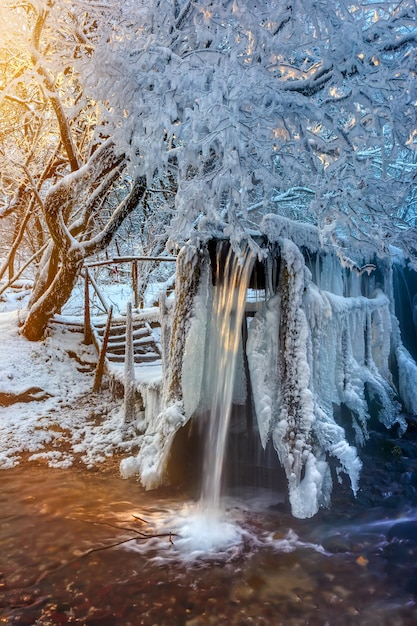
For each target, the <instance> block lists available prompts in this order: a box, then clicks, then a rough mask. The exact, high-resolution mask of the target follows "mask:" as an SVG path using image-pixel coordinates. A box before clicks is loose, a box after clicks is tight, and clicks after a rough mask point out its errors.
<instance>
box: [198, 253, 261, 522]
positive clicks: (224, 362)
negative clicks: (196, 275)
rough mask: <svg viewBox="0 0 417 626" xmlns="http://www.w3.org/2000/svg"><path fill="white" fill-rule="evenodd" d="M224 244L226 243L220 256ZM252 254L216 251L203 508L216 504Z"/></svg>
mask: <svg viewBox="0 0 417 626" xmlns="http://www.w3.org/2000/svg"><path fill="white" fill-rule="evenodd" d="M224 246H228V251H227V256H226V259H225V261H224V265H223V264H222V259H223V257H224ZM254 261H255V255H254V254H253V252H252V251H251V250H250V248H249V246H245V247H244V248H243V249H242V251H241V254H240V255H237V254H235V253H234V251H233V249H232V248H231V247H230V246H229V245H228V244H226V243H220V244H219V245H218V248H217V254H216V274H215V280H216V285H215V287H214V293H213V306H212V316H211V325H210V334H209V357H208V372H207V380H208V381H210V384H209V390H208V393H209V394H210V397H211V409H210V421H209V425H208V434H207V439H206V444H205V457H204V465H203V484H202V492H201V506H202V508H203V509H204V510H206V511H212V512H216V511H218V510H219V508H220V492H221V481H222V471H223V465H224V456H225V448H226V443H227V434H228V428H229V422H230V414H231V408H232V399H233V390H234V382H235V373H236V361H237V355H238V349H239V342H240V338H241V332H242V320H243V315H244V311H245V304H246V291H247V287H248V284H249V280H250V277H251V272H252V267H253V264H254Z"/></svg>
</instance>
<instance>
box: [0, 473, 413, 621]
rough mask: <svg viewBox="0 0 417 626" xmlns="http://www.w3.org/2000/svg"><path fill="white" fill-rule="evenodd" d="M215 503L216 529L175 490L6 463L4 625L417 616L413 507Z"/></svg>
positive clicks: (259, 499) (1, 515)
mask: <svg viewBox="0 0 417 626" xmlns="http://www.w3.org/2000/svg"><path fill="white" fill-rule="evenodd" d="M223 506H224V508H225V513H224V520H222V521H221V522H219V524H220V526H219V527H218V528H217V529H216V528H215V524H212V522H211V521H210V520H209V523H208V524H204V520H202V519H201V516H200V518H199V515H200V513H199V512H198V511H197V509H196V507H197V503H196V502H194V501H193V499H192V498H191V497H190V496H189V495H187V494H185V493H182V492H180V491H179V490H177V489H164V490H158V491H155V492H145V491H144V490H142V488H141V487H140V486H139V484H138V483H137V482H136V481H135V480H125V481H124V480H122V479H120V478H118V477H114V476H109V475H104V474H100V473H99V472H87V471H86V470H84V471H81V470H78V469H76V468H70V469H67V470H53V469H49V468H43V467H41V466H35V465H34V466H27V465H26V466H22V467H20V466H18V467H16V468H13V469H8V470H3V471H2V472H0V624H18V625H28V624H43V625H46V624H85V625H88V626H94V625H97V626H113V625H117V626H118V625H120V626H137V625H146V626H180V625H181V626H203V625H213V626H219V625H239V626H249V625H257V626H262V625H263V626H266V625H274V626H275V625H277V626H278V625H280V624H282V625H285V626H301V625H307V624H308V625H317V626H318V625H321V626H348V625H351V624H352V625H353V624H360V625H361V626H365V625H368V624H369V626H371V625H372V626H374V625H375V624H378V625H380V626H383V625H387V626H388V625H390V626H391V625H392V626H400V625H406V626H411V625H412V624H416V623H417V605H416V600H417V530H416V529H417V522H416V521H415V520H417V511H413V510H412V509H406V508H404V509H398V508H397V509H396V510H393V509H392V508H390V509H387V510H384V509H383V508H381V507H371V508H370V509H369V510H367V511H364V510H362V511H361V510H360V508H358V507H355V506H352V505H351V501H346V502H343V501H340V502H339V503H336V504H335V506H334V507H332V510H331V511H323V512H320V513H319V514H318V515H317V516H316V517H315V518H313V519H310V520H296V519H294V518H293V517H291V515H290V514H289V513H288V511H287V509H286V507H285V506H284V505H283V504H282V502H281V501H280V497H279V494H276V493H271V492H268V491H267V490H263V491H257V492H254V491H250V490H249V489H248V490H247V491H246V492H245V491H239V493H238V494H233V493H231V494H230V495H228V498H227V499H226V500H224V502H223ZM347 511H348V512H347ZM222 524H223V525H222Z"/></svg>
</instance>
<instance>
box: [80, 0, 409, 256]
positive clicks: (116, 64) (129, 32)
mask: <svg viewBox="0 0 417 626" xmlns="http://www.w3.org/2000/svg"><path fill="white" fill-rule="evenodd" d="M416 18H417V15H416V7H415V3H414V2H413V1H412V0H402V1H394V2H393V1H390V0H386V1H385V0H382V1H381V2H374V1H373V0H369V1H366V2H362V3H360V4H355V3H351V2H347V1H346V0H330V1H326V2H321V1H312V0H297V1H293V0H288V1H287V2H282V1H281V0H259V1H257V2H252V1H250V2H249V1H248V0H213V1H210V2H208V1H207V0H205V1H194V2H192V1H190V0H183V1H179V0H177V1H176V2H172V1H170V0H158V1H156V0H149V1H146V0H142V1H141V2H134V3H130V2H125V3H123V4H122V6H121V13H120V17H119V19H118V22H117V25H116V26H115V24H114V23H113V24H110V25H109V27H108V30H107V35H106V36H105V37H103V38H102V39H101V41H100V42H98V44H97V47H96V56H95V65H94V70H92V69H91V64H90V61H89V63H88V67H87V66H86V68H85V72H86V74H87V72H88V68H89V76H88V79H87V84H88V86H89V88H91V89H94V90H95V93H96V94H97V98H102V99H104V97H106V99H107V111H106V115H105V117H104V118H103V125H104V127H105V128H106V129H107V132H108V133H109V134H111V135H112V136H113V138H114V140H115V141H116V144H117V145H118V146H119V148H120V149H121V150H122V149H123V150H128V151H129V153H130V155H131V161H132V163H134V164H135V166H136V168H137V171H138V172H139V173H140V174H141V175H145V176H146V177H147V180H148V183H149V182H150V181H152V179H153V177H154V176H155V174H156V173H159V174H160V173H162V172H164V173H166V172H169V174H170V175H171V176H172V178H173V179H174V180H175V183H176V213H175V215H174V216H173V219H172V221H171V233H172V235H173V236H174V238H175V239H176V240H177V241H182V240H186V239H188V238H189V237H190V236H192V234H193V233H195V232H196V231H197V230H199V231H200V235H199V236H201V231H207V230H209V229H210V228H211V227H212V226H213V224H214V225H216V227H219V226H220V227H221V229H222V230H223V231H224V232H225V233H226V234H228V235H231V237H232V239H240V238H241V236H242V234H243V231H244V230H247V227H249V228H250V227H251V226H253V223H255V224H257V223H258V222H259V219H260V217H261V215H262V214H265V213H273V212H278V213H281V214H283V215H285V216H287V217H290V218H291V219H298V220H300V219H301V220H304V221H308V222H312V223H314V224H316V225H317V226H318V227H319V230H320V234H321V237H322V242H323V244H325V243H329V244H331V245H332V246H336V247H337V248H340V250H341V252H342V253H343V250H344V248H345V247H347V246H355V245H357V246H358V247H362V246H363V245H364V244H366V245H368V246H370V247H371V248H373V249H374V250H375V251H376V252H377V253H382V254H384V253H385V252H386V251H387V244H397V245H401V246H402V247H403V248H405V249H406V250H407V253H409V254H411V255H414V254H415V248H416V245H415V229H414V228H411V227H410V224H409V223H408V222H407V220H406V219H404V218H405V217H407V216H408V217H409V215H410V214H409V213H408V214H407V213H406V212H405V211H404V208H405V207H406V206H407V205H409V203H410V201H411V199H412V190H413V185H414V179H415V175H416V160H415V152H413V150H414V149H415V147H416V133H417V124H416V95H417V94H416V81H415V53H416V37H417V29H416ZM93 61H94V58H93Z"/></svg>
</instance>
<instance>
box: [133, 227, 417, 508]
mask: <svg viewBox="0 0 417 626" xmlns="http://www.w3.org/2000/svg"><path fill="white" fill-rule="evenodd" d="M290 226H291V227H290ZM262 227H263V234H264V240H263V243H262V244H261V245H262V246H263V250H264V252H265V255H266V256H267V258H268V261H267V263H266V267H265V277H264V279H265V280H264V282H265V289H264V291H263V293H264V299H263V304H262V303H261V306H259V303H258V306H257V312H256V314H254V316H253V318H252V321H251V323H250V327H249V330H248V338H247V343H246V354H247V360H248V368H249V374H250V381H249V382H250V384H249V387H250V388H251V390H252V396H253V403H254V407H255V416H256V423H257V430H258V433H259V439H260V442H261V444H262V446H263V447H264V448H265V447H266V446H267V444H268V442H272V444H273V446H274V448H275V450H276V452H277V455H278V458H279V461H280V464H281V465H282V467H283V469H284V471H285V474H286V477H287V482H288V491H289V500H290V504H291V509H292V512H293V514H294V515H295V516H297V517H300V518H306V517H311V516H312V515H314V514H315V513H316V512H317V511H318V509H319V508H320V507H321V506H327V505H328V504H329V502H330V496H331V491H332V476H331V472H330V460H331V459H333V461H332V464H336V466H337V468H336V471H337V475H338V476H339V478H340V477H341V475H342V474H343V473H344V474H346V475H347V476H348V477H349V479H350V483H351V487H352V490H353V492H354V493H356V491H357V490H358V487H359V479H360V470H361V461H360V447H361V446H362V445H363V444H364V442H365V441H366V439H367V438H368V427H369V421H370V419H371V417H370V415H371V409H372V415H374V414H377V416H378V418H379V420H380V421H381V422H382V423H383V424H384V425H385V426H386V427H387V428H389V427H391V426H392V425H393V424H398V426H399V428H400V430H401V429H404V428H405V420H404V418H403V417H402V414H401V410H402V408H403V407H404V408H405V409H406V410H407V411H409V412H413V413H417V391H416V390H417V365H416V363H415V361H414V360H413V358H412V356H411V355H410V354H409V352H408V351H407V350H406V349H405V347H404V346H403V344H402V341H401V334H400V330H399V327H398V322H397V320H396V318H395V316H394V314H393V310H394V309H393V295H392V275H391V274H390V269H389V264H388V263H385V265H384V264H382V269H381V268H380V274H381V278H380V279H379V282H380V284H378V285H377V283H376V281H375V280H373V279H372V277H371V278H369V277H368V273H369V272H372V271H373V270H374V269H375V265H373V264H371V263H369V259H368V260H366V259H360V258H358V259H355V260H352V259H351V258H348V257H347V256H345V257H343V259H342V261H343V263H341V261H340V258H338V257H337V255H335V254H333V252H332V251H331V250H330V251H329V250H326V249H323V248H321V247H320V245H319V241H318V237H317V236H316V233H315V230H314V228H313V227H306V228H303V227H301V226H299V227H298V228H296V227H295V226H294V224H291V225H289V224H288V223H287V221H286V220H282V219H281V218H277V217H275V216H267V218H265V219H264V222H263V225H262ZM288 236H290V237H291V240H290V239H289V238H287V237H288ZM231 247H232V246H231ZM307 264H308V267H307ZM387 268H388V269H387ZM216 271H217V270H215V269H214V268H213V267H212V266H211V262H210V255H209V253H208V250H207V248H206V247H205V246H202V247H201V249H198V248H191V247H190V248H188V249H187V248H186V249H184V251H183V252H182V253H181V255H180V262H179V266H178V284H177V292H176V293H177V295H176V304H175V307H176V308H175V310H174V311H173V314H172V319H171V318H169V319H168V325H169V327H170V329H171V330H170V333H168V334H167V339H166V342H165V343H166V344H169V349H167V346H166V349H165V353H166V355H167V356H166V357H165V363H166V376H165V394H164V399H163V400H164V404H163V409H162V411H161V412H160V413H159V415H157V416H154V417H152V418H149V419H148V425H147V429H146V432H145V434H144V437H143V445H142V448H141V451H140V453H139V455H138V457H137V459H136V465H135V468H137V471H138V473H139V474H140V476H141V480H142V482H143V484H144V485H145V486H146V487H155V486H157V485H158V484H161V483H162V482H164V480H165V478H166V467H167V462H168V459H169V454H170V447H171V444H172V442H173V439H174V437H175V433H176V432H177V430H178V429H179V428H180V427H181V426H183V425H184V424H185V423H186V422H187V421H189V420H190V419H192V420H195V419H199V418H200V417H201V416H202V415H203V414H205V413H207V411H208V410H209V406H210V399H211V396H212V395H213V389H212V386H211V384H208V381H207V377H208V376H211V375H212V373H213V370H215V367H213V365H212V366H211V367H209V366H208V357H207V355H208V354H209V346H210V344H211V340H212V336H213V331H210V323H209V322H210V320H211V319H212V317H213V315H214V308H213V302H214V297H213V294H214V287H213V284H212V280H211V276H212V272H214V273H216ZM384 272H385V274H384ZM363 275H365V276H366V280H363ZM364 286H365V288H364ZM381 286H382V287H383V289H384V291H382V290H381V289H380V287H381ZM243 288H244V290H246V286H244V287H243ZM252 314H253V313H251V315H252ZM221 315H223V313H222V314H221ZM222 322H223V324H224V325H225V327H226V328H227V327H228V326H229V325H233V324H232V319H231V318H228V317H227V316H226V317H225V319H223V320H222ZM239 323H240V322H239ZM238 350H240V352H242V349H241V348H238ZM219 358H220V357H219ZM239 359H241V360H242V359H243V357H242V354H240V356H239V358H238V362H239ZM241 369H242V368H241V367H240V369H239V367H237V369H236V371H237V372H238V379H239V384H236V381H234V374H233V370H231V377H230V380H228V383H227V385H228V387H229V389H228V391H229V392H230V393H228V394H226V395H227V397H228V400H227V402H229V403H231V402H234V403H235V404H236V405H240V404H241V402H242V401H243V400H242V398H243V399H244V396H245V393H246V387H245V381H244V374H243V373H242V371H240V370H241ZM210 372H211V374H210ZM232 379H233V380H232ZM242 381H243V382H242ZM221 382H222V377H220V382H219V385H220V384H221ZM223 382H224V381H223ZM216 393H217V392H216ZM219 393H220V392H219ZM221 393H222V394H223V392H221ZM219 397H221V398H222V400H221V402H222V403H223V402H226V401H225V400H224V397H225V396H224V394H223V395H221V396H219ZM370 407H371V409H370ZM346 419H348V420H350V423H349V424H348V423H346V421H345V420H346ZM351 433H353V435H352V434H351ZM223 439H224V437H223ZM358 451H359V452H358ZM133 465H134V464H132V463H130V464H129V468H130V469H131V467H133ZM217 467H221V462H219V464H218V465H217ZM210 480H211V477H210V476H208V477H206V483H207V481H208V482H209V481H210ZM215 497H216V499H218V492H216V496H215Z"/></svg>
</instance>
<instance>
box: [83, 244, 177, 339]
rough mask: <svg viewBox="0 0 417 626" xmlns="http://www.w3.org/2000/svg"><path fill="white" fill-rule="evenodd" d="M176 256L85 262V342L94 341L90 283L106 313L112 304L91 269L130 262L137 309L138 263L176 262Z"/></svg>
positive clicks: (134, 300) (131, 257)
mask: <svg viewBox="0 0 417 626" xmlns="http://www.w3.org/2000/svg"><path fill="white" fill-rule="evenodd" d="M176 260H177V259H176V257H174V256H117V257H113V258H112V259H106V260H104V261H95V262H92V263H84V269H83V274H84V343H86V344H91V343H92V341H93V337H92V330H91V305H90V285H91V286H92V287H93V289H94V291H95V293H96V294H97V297H98V299H99V300H100V302H101V304H102V306H103V309H104V311H105V313H107V314H108V313H109V309H110V304H109V303H108V302H107V300H106V298H105V296H104V294H103V293H102V291H101V289H100V288H99V286H98V285H97V283H96V281H95V279H94V277H93V275H92V273H91V272H90V269H91V268H93V267H100V266H105V265H108V266H111V265H118V264H122V263H129V264H130V266H131V281H132V295H133V306H134V308H135V309H137V308H138V307H139V292H138V263H139V262H143V261H149V262H154V263H167V262H168V263H175V262H176Z"/></svg>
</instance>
